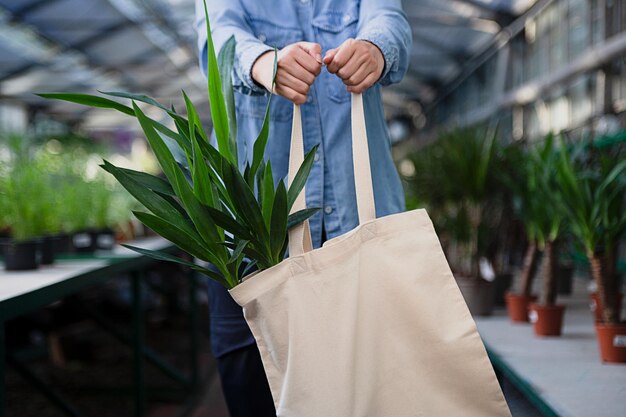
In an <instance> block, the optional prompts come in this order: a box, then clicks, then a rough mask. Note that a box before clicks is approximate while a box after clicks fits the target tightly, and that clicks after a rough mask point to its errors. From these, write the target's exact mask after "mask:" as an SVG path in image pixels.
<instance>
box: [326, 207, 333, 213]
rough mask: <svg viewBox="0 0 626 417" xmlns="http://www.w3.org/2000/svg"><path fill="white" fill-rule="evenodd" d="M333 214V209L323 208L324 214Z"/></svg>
mask: <svg viewBox="0 0 626 417" xmlns="http://www.w3.org/2000/svg"><path fill="white" fill-rule="evenodd" d="M332 212H333V208H332V207H331V206H326V207H324V213H326V214H330V213H332Z"/></svg>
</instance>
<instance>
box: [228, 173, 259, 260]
mask: <svg viewBox="0 0 626 417" xmlns="http://www.w3.org/2000/svg"><path fill="white" fill-rule="evenodd" d="M223 175H224V181H225V183H226V184H229V187H231V189H227V191H228V192H229V193H230V196H231V199H232V201H233V203H235V204H234V208H235V210H236V214H238V215H240V216H241V217H242V219H243V220H244V222H245V223H246V225H247V226H248V228H249V229H250V230H251V231H252V232H253V234H254V236H255V237H257V238H258V240H259V241H260V242H268V230H267V227H266V226H265V222H264V221H263V215H262V214H261V208H260V207H259V203H258V201H257V200H256V198H255V197H254V194H253V193H252V190H251V189H250V187H249V186H248V184H247V183H246V181H245V180H244V179H243V177H242V176H241V174H240V173H239V171H238V170H237V168H236V167H234V166H233V165H230V164H229V165H228V166H227V167H224V172H223ZM267 249H268V250H269V249H270V248H269V247H267Z"/></svg>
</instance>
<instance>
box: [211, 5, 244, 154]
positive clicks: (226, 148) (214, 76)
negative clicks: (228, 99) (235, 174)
mask: <svg viewBox="0 0 626 417" xmlns="http://www.w3.org/2000/svg"><path fill="white" fill-rule="evenodd" d="M203 3H204V17H205V20H206V29H207V78H208V93H209V102H210V103H211V119H212V120H213V128H214V129H215V137H216V138H217V147H218V149H219V151H220V153H221V154H222V155H224V157H225V158H226V159H228V160H229V161H230V162H231V163H233V164H234V165H235V166H237V155H233V153H232V151H231V149H230V145H229V138H228V115H227V113H226V103H225V102H224V95H223V94H222V82H221V79H220V73H219V69H218V67H217V58H216V57H215V46H214V45H213V38H212V37H211V23H210V22H209V12H208V10H207V7H206V0H203Z"/></svg>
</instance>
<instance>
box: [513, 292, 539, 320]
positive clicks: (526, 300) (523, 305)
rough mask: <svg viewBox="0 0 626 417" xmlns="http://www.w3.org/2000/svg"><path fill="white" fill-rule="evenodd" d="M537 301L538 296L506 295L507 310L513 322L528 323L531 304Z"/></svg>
mask: <svg viewBox="0 0 626 417" xmlns="http://www.w3.org/2000/svg"><path fill="white" fill-rule="evenodd" d="M536 300H537V296H536V295H531V296H527V295H521V294H513V293H510V292H509V293H507V294H506V309H507V312H508V313H509V318H510V319H511V321H513V322H516V323H527V322H528V313H529V306H530V303H532V302H534V301H536Z"/></svg>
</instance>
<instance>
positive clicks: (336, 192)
mask: <svg viewBox="0 0 626 417" xmlns="http://www.w3.org/2000/svg"><path fill="white" fill-rule="evenodd" d="M207 6H208V11H209V18H210V21H211V28H212V37H213V41H214V43H215V49H216V51H219V50H220V48H221V47H222V45H223V44H224V42H226V40H227V39H228V38H229V37H230V36H231V35H234V36H235V38H236V52H235V67H234V71H233V75H232V77H233V85H234V88H235V104H236V107H237V123H238V138H237V141H238V144H239V160H240V161H245V159H246V158H248V159H251V158H252V150H253V144H254V140H255V138H256V136H257V134H258V132H259V130H260V129H261V125H262V123H263V117H264V114H265V107H266V105H267V101H268V97H269V93H268V92H267V91H266V90H265V89H264V88H263V87H261V86H260V85H258V84H256V83H255V82H254V81H253V80H252V77H251V69H252V65H253V64H254V62H255V60H256V59H257V58H258V57H259V56H260V55H261V54H263V53H264V52H266V51H270V50H272V49H273V47H274V46H275V47H277V48H278V49H281V48H283V47H285V46H287V45H289V44H292V43H295V42H298V41H309V42H315V43H319V44H320V45H321V46H322V55H324V53H325V52H326V51H327V50H328V49H331V48H336V47H337V46H339V45H340V44H341V43H342V42H343V41H345V40H346V39H348V38H355V39H363V40H367V41H369V42H372V43H373V44H375V45H376V46H377V47H378V48H379V49H380V50H381V51H382V53H383V56H384V59H385V69H384V71H383V74H382V76H381V78H380V80H379V82H378V83H377V84H375V85H374V86H373V87H371V88H370V89H369V90H367V91H366V92H365V93H364V94H363V101H364V110H365V119H366V127H367V132H368V142H369V149H370V159H371V168H372V180H373V186H374V196H375V202H376V213H377V215H378V216H379V217H380V216H384V215H388V214H393V213H397V212H400V211H402V210H403V209H404V194H403V191H402V186H401V183H400V179H399V177H398V174H397V171H396V168H395V166H394V163H393V160H392V157H391V144H390V140H389V133H388V131H387V126H386V123H385V116H384V113H383V103H382V96H381V85H388V84H392V83H396V82H399V81H400V80H401V79H402V77H403V76H404V74H405V72H406V70H407V66H408V62H409V51H410V46H411V39H412V36H411V29H410V26H409V24H408V22H407V19H406V16H405V14H404V12H403V11H402V8H401V2H400V0H361V1H359V0H282V1H279V0H276V1H264V0H207ZM196 12H197V21H196V23H197V29H198V47H199V51H200V57H201V58H200V65H201V68H202V70H203V72H204V73H205V74H206V53H207V52H206V25H205V22H204V6H203V2H202V0H197V1H196ZM350 108H351V106H350V93H348V92H347V90H346V87H345V85H344V84H343V82H342V81H341V79H339V77H337V76H336V75H333V74H330V73H329V72H328V71H327V70H326V69H325V68H323V69H322V72H321V73H320V75H319V76H318V77H317V79H316V80H315V83H314V84H313V86H312V88H311V90H310V93H309V96H308V99H307V102H306V103H305V104H304V105H302V106H301V110H302V124H303V130H304V146H305V150H308V149H311V148H312V147H313V146H314V145H318V144H319V145H320V146H319V149H318V151H317V154H316V155H315V163H314V165H313V168H312V170H311V175H310V177H309V180H308V182H307V185H306V202H307V207H320V208H322V210H320V212H319V213H318V214H316V215H315V216H313V217H312V218H311V221H310V225H311V234H312V239H313V245H314V247H319V246H320V245H321V236H322V222H323V225H324V228H325V231H326V236H327V237H328V238H329V239H332V238H333V237H336V236H339V235H341V234H343V233H346V232H348V231H350V230H352V229H353V228H354V227H356V226H357V225H358V216H357V209H356V194H355V189H354V175H353V167H352V143H351V132H350ZM292 113H293V104H292V103H291V102H289V101H288V100H287V99H285V98H283V97H279V96H275V97H273V98H272V104H271V110H270V117H271V123H270V138H269V141H268V145H267V157H268V158H269V159H270V160H271V162H272V168H273V171H274V175H275V178H274V180H275V181H278V179H280V178H284V177H286V175H287V168H288V160H289V145H290V139H291V118H292ZM216 291H217V289H216ZM226 296H227V297H228V295H226ZM211 301H213V302H214V305H212V306H211V312H212V313H213V320H212V322H214V321H216V320H217V321H220V320H221V319H224V325H226V322H228V326H234V325H235V324H234V323H233V320H234V318H233V316H232V315H233V314H234V313H235V312H236V310H235V309H234V307H233V305H234V302H232V300H230V299H228V300H221V301H220V300H218V299H215V297H214V296H212V297H211ZM231 303H232V305H231ZM222 307H223V308H222ZM238 314H239V316H240V315H241V313H240V312H239V313H238ZM212 326H213V327H214V328H213V330H214V333H215V332H218V333H219V332H220V331H219V329H216V328H215V326H214V325H213V324H212ZM233 330H234V329H233V328H230V329H222V331H221V332H222V333H228V334H232V333H233ZM250 337H251V336H250ZM214 338H215V337H214ZM218 339H219V337H218ZM252 341H253V339H252V340H250V339H248V341H247V343H250V342H252ZM232 342H233V343H231V342H228V343H226V344H225V345H224V346H218V347H216V346H215V344H216V343H218V344H219V340H218V341H217V342H214V346H213V347H214V353H215V354H216V355H217V354H218V353H220V352H224V351H228V350H229V346H230V347H232V348H236V347H240V346H243V345H245V343H246V342H244V341H243V339H242V340H240V341H239V342H237V343H235V342H236V341H232ZM226 345H229V346H226ZM216 350H217V351H219V352H215V351H216Z"/></svg>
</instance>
